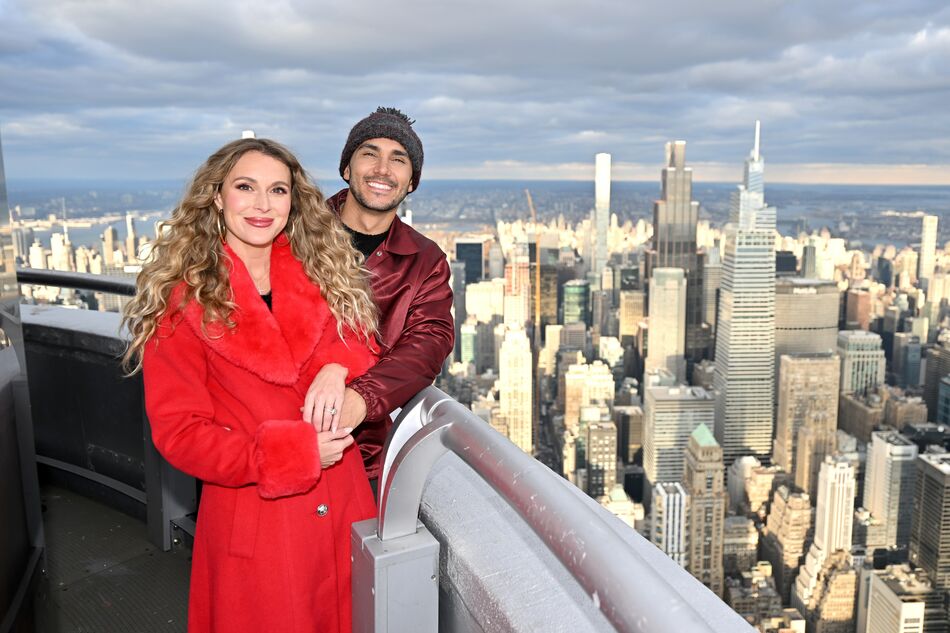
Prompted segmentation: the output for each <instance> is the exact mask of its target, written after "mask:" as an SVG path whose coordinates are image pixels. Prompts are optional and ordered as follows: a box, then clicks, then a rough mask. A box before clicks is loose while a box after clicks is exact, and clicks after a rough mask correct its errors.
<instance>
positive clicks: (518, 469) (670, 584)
mask: <svg viewBox="0 0 950 633" xmlns="http://www.w3.org/2000/svg"><path fill="white" fill-rule="evenodd" d="M448 452H452V453H454V454H456V455H457V456H458V457H459V458H461V459H462V461H464V462H465V463H466V464H467V465H468V466H470V467H471V468H472V469H473V470H474V471H475V473H476V474H477V475H479V476H480V477H481V478H483V479H484V480H485V481H486V482H487V483H488V484H489V485H490V486H491V488H492V489H493V490H494V491H495V492H496V493H497V494H498V495H500V496H501V497H502V498H503V499H504V500H505V501H506V502H507V503H508V504H509V505H510V506H511V507H512V508H513V509H514V510H515V511H516V512H517V513H518V514H519V515H520V516H521V517H522V518H523V519H524V520H525V521H526V523H527V524H528V526H530V528H531V529H532V530H533V531H534V532H535V533H536V534H537V535H538V537H539V538H540V539H541V540H542V541H543V542H544V543H545V544H546V545H547V547H548V548H549V549H550V551H551V552H552V553H554V554H555V556H556V557H557V558H558V559H559V560H560V562H561V563H562V564H563V565H564V566H565V567H566V568H567V569H568V570H569V571H570V573H571V574H572V575H573V577H574V578H575V580H576V581H577V582H578V583H579V584H580V585H581V587H583V589H584V591H585V592H586V594H587V596H588V597H589V599H590V600H591V601H592V603H593V604H594V605H595V606H596V607H597V608H599V609H600V611H601V612H602V613H603V614H604V616H605V617H606V618H607V619H608V620H609V621H610V622H611V624H612V625H613V626H614V627H615V629H616V630H617V631H621V632H623V633H635V632H636V633H661V632H662V633H666V632H669V633H673V632H676V633H680V632H682V631H690V632H708V633H713V632H715V631H722V630H730V631H735V632H740V631H744V630H748V631H751V630H752V629H751V627H750V626H749V625H748V624H747V623H746V622H745V621H744V620H743V619H742V618H741V617H739V616H738V614H736V613H735V612H734V611H732V609H730V608H729V607H728V606H727V605H726V604H725V603H723V602H722V601H721V600H719V599H718V598H717V597H716V596H715V595H714V594H712V592H710V591H709V590H708V589H707V588H706V587H704V586H703V585H702V584H701V583H699V581H697V580H695V579H694V578H692V576H691V575H690V574H689V573H688V572H687V571H686V570H684V569H682V568H681V567H679V566H678V565H676V563H674V562H673V561H669V565H664V566H663V569H658V568H657V565H656V560H655V559H654V560H650V561H648V560H646V559H645V558H644V556H642V555H641V554H640V553H638V552H637V551H636V550H635V548H633V547H631V545H630V542H629V539H624V538H622V537H621V536H620V535H619V534H618V533H617V531H616V529H615V527H614V526H611V525H609V524H608V523H607V521H606V520H605V519H607V518H610V517H605V516H604V514H603V513H601V514H598V513H596V512H593V511H592V509H591V508H590V507H589V505H588V504H587V503H585V502H584V500H583V499H581V498H579V497H578V495H575V494H573V493H572V492H571V491H570V490H569V489H568V488H567V487H566V486H564V485H563V484H562V482H560V481H558V479H559V478H558V477H557V475H555V474H554V473H553V472H552V471H551V470H550V469H548V468H547V467H546V466H544V465H543V464H541V463H540V462H538V461H536V460H535V459H533V458H532V457H530V456H529V455H527V454H525V453H524V452H522V451H521V450H520V449H519V448H518V447H516V446H515V445H514V444H512V443H511V442H510V441H509V440H508V439H507V438H505V437H504V436H502V435H501V434H500V433H498V432H497V431H495V430H494V429H493V428H491V427H490V426H489V425H488V424H486V423H485V422H484V421H483V420H481V419H480V418H478V417H477V416H475V414H474V413H472V412H471V411H470V410H468V409H466V408H465V407H464V406H463V405H461V404H460V403H458V402H457V401H456V400H454V399H453V398H451V397H450V396H448V395H446V394H445V393H443V392H442V391H440V390H438V389H436V388H435V387H428V388H426V389H424V390H423V391H422V392H420V393H419V394H418V395H417V396H416V397H415V398H414V399H413V400H412V401H411V402H410V403H409V404H408V405H407V406H406V408H405V409H404V410H403V411H402V412H401V413H400V415H399V417H398V419H397V427H396V431H395V432H394V433H393V435H392V436H391V438H390V440H389V442H388V444H387V446H386V450H385V457H384V470H383V476H382V478H381V479H380V482H381V487H380V497H379V518H378V528H377V537H378V538H379V540H380V541H381V542H383V543H386V544H393V545H395V544H396V543H398V541H399V540H400V539H401V538H405V537H411V536H413V535H415V534H416V531H417V517H418V514H419V508H420V503H421V500H422V494H423V489H424V487H425V485H426V479H427V477H428V475H429V472H430V470H431V469H432V466H433V465H434V463H435V462H436V460H438V459H439V458H440V457H441V456H442V455H444V454H446V453H448ZM603 512H604V513H606V510H604V511H603ZM631 532H632V530H631ZM636 538H640V537H639V535H637V537H636ZM641 540H642V539H641ZM643 542H644V544H645V545H647V546H648V547H651V548H652V547H653V546H652V545H650V544H649V543H646V541H643ZM670 576H675V578H671V577H670ZM674 580H675V582H674ZM356 581H357V580H356V578H355V577H354V583H356ZM684 585H685V590H684ZM390 626H391V625H390ZM724 626H726V627H727V628H723V627H724ZM394 630H398V627H397V628H396V629H394Z"/></svg>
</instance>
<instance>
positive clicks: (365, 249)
mask: <svg viewBox="0 0 950 633" xmlns="http://www.w3.org/2000/svg"><path fill="white" fill-rule="evenodd" d="M343 228H345V229H346V232H347V233H349V234H350V239H351V240H353V246H354V247H355V248H356V250H358V251H359V252H361V253H363V257H365V258H367V259H369V256H370V255H372V254H373V252H375V251H376V249H377V248H379V245H380V244H382V243H383V242H384V241H386V236H387V235H389V229H386V230H385V231H383V232H382V233H377V234H376V235H367V234H366V233H360V232H359V231H354V230H353V229H351V228H350V227H348V226H347V225H345V224H344V225H343Z"/></svg>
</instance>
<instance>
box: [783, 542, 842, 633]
mask: <svg viewBox="0 0 950 633" xmlns="http://www.w3.org/2000/svg"><path fill="white" fill-rule="evenodd" d="M857 585H858V575H857V572H856V570H855V569H854V567H853V566H852V564H851V554H850V553H849V552H846V551H841V550H839V551H836V552H834V553H832V554H829V555H828V557H827V558H826V559H825V561H824V563H823V564H822V566H821V569H819V570H818V577H817V579H816V581H815V589H814V591H813V592H812V593H811V595H810V596H809V599H808V601H807V602H806V603H803V604H801V605H799V606H798V610H799V612H801V613H802V615H804V616H805V620H806V622H807V629H806V630H808V631H810V632H811V631H813V632H814V633H853V631H854V603H855V598H856V596H857ZM793 606H795V605H794V602H793Z"/></svg>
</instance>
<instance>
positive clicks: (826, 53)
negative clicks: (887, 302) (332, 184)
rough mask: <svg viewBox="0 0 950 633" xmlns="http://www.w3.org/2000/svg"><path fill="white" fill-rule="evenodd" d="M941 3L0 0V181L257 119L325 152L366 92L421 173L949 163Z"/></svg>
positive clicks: (948, 28)
mask: <svg viewBox="0 0 950 633" xmlns="http://www.w3.org/2000/svg"><path fill="white" fill-rule="evenodd" d="M948 68H950V4H948V3H947V2H946V0H900V1H898V2H894V1H893V0H863V1H862V0H820V1H818V0H799V1H783V0H756V1H752V0H742V1H735V0H714V1H710V0H664V1H662V2H661V1H655V0H618V1H604V0H586V1H584V2H579V1H577V0H478V1H477V2H474V1H469V0H448V1H446V0H403V1H402V2H387V3H384V2H375V3H374V2H366V1H364V0H342V1H340V0H338V1H334V2H307V1H304V0H270V1H260V0H254V1H251V0H232V1H230V2H220V3H218V2H210V1H207V0H164V1H162V2H155V1H154V0H142V1H140V2H132V1H126V2H123V1H121V0H0V134H2V142H3V149H4V157H5V163H6V169H7V176H8V179H10V180H11V181H12V183H15V181H16V180H17V179H18V178H21V179H22V178H36V177H44V178H83V179H151V178H155V179H165V178H180V177H183V176H185V175H187V174H189V173H190V172H191V171H192V170H193V169H194V168H195V167H196V166H197V165H198V163H200V162H201V160H203V159H204V158H205V157H206V156H207V155H208V154H210V153H211V152H212V151H213V150H214V149H216V148H217V147H218V146H220V145H222V144H223V143H225V142H227V141H229V140H231V139H233V138H235V137H237V136H239V135H240V132H241V130H242V129H245V128H253V129H255V130H256V131H257V133H258V135H259V136H269V137H273V138H276V139H278V140H280V141H283V142H285V143H287V144H288V145H290V146H291V147H292V148H293V149H294V150H296V151H297V152H298V153H299V154H300V156H301V158H302V160H303V161H304V162H305V164H306V165H307V166H308V167H309V168H310V169H311V170H312V171H313V172H314V173H315V175H316V176H317V177H318V178H321V179H326V178H329V177H331V176H332V175H333V174H334V173H335V166H336V164H337V162H338V160H339V151H340V148H341V147H342V144H343V141H344V139H345V138H346V134H347V132H348V130H349V128H350V126H351V125H352V124H353V123H354V122H355V121H356V120H357V119H358V118H360V117H362V116H363V115H365V114H367V113H369V112H370V111H371V110H373V109H375V107H376V106H377V105H380V104H385V105H395V106H398V107H400V108H402V109H404V110H405V111H406V112H407V113H409V114H410V115H411V116H413V117H414V118H416V119H417V123H416V128H417V130H418V132H419V134H420V136H421V137H422V139H423V142H424V143H425V148H426V168H425V175H426V177H428V178H436V177H439V178H578V179H586V178H591V177H592V174H593V156H594V154H595V153H596V152H602V151H606V152H610V153H611V154H612V155H613V160H614V177H615V178H617V179H626V180H655V179H656V178H657V176H658V170H659V167H660V166H661V163H662V161H663V144H664V143H665V142H666V141H668V140H672V139H686V140H687V142H688V146H687V160H688V161H689V162H690V163H691V164H692V165H693V167H694V168H695V173H696V178H697V179H701V180H719V181H734V180H736V179H737V178H738V177H739V173H740V165H741V162H742V160H743V158H744V157H745V155H746V154H747V153H748V150H749V147H750V145H751V141H752V129H753V122H754V120H755V119H757V118H758V119H761V120H762V124H763V153H764V154H765V157H766V160H767V163H768V167H767V169H768V177H769V179H770V180H773V181H797V182H899V183H914V182H922V183H936V184H950V71H948V70H947V69H948Z"/></svg>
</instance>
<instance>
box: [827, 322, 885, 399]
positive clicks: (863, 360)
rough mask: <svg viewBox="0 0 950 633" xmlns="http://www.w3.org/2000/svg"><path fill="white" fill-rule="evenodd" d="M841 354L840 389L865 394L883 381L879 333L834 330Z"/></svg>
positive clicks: (882, 359) (839, 353)
mask: <svg viewBox="0 0 950 633" xmlns="http://www.w3.org/2000/svg"><path fill="white" fill-rule="evenodd" d="M838 355H839V356H840V357H841V393H859V394H866V393H868V392H870V391H873V390H874V389H875V388H876V387H877V386H878V385H880V384H881V383H883V382H884V349H883V348H882V347H881V337H880V336H878V335H877V334H875V333H873V332H865V331H864V330H845V331H842V332H839V333H838Z"/></svg>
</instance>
